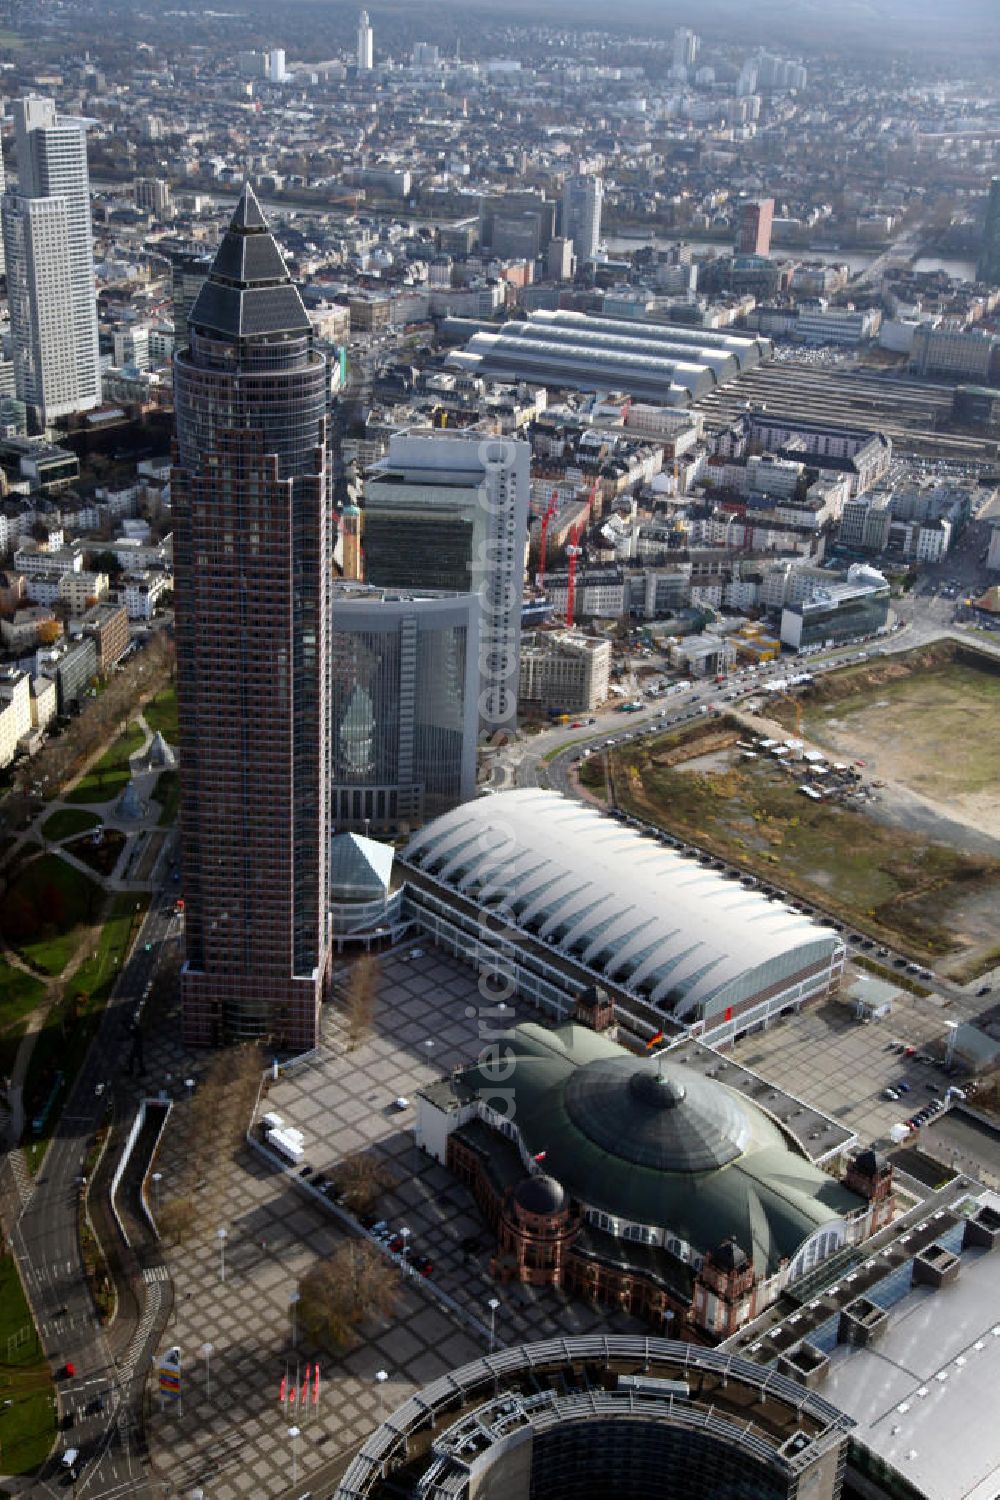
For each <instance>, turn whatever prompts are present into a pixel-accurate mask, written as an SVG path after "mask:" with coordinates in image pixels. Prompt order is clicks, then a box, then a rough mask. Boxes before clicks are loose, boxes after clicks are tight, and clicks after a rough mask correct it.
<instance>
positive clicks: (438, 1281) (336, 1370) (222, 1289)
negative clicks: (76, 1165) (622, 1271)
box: [150, 946, 642, 1500]
mask: <svg viewBox="0 0 1000 1500" xmlns="http://www.w3.org/2000/svg"><path fill="white" fill-rule="evenodd" d="M411 951H412V948H411V947H407V946H404V947H402V948H400V949H398V950H396V951H395V952H394V953H392V954H390V955H387V956H385V957H383V958H382V959H381V960H380V961H379V966H378V995H377V1001H376V1005H375V1013H374V1019H373V1025H372V1028H371V1031H370V1034H369V1037H368V1039H367V1040H366V1041H364V1042H363V1043H362V1044H361V1045H360V1046H358V1047H356V1048H355V1049H354V1050H351V1051H348V1050H347V1048H346V1030H345V1028H344V1026H343V1021H342V1011H341V1010H340V1008H339V1006H338V1004H337V1002H336V1000H335V1001H334V1002H333V1004H332V1005H330V1006H328V1007H327V1009H326V1011H325V1015H324V1032H325V1036H324V1045H323V1047H322V1048H321V1050H320V1054H319V1055H318V1057H317V1058H316V1060H315V1061H314V1062H310V1063H309V1064H307V1065H305V1066H303V1067H302V1068H300V1069H298V1070H296V1071H294V1072H292V1073H291V1074H290V1075H288V1076H284V1077H282V1078H281V1079H280V1080H279V1081H278V1082H277V1083H274V1084H272V1085H271V1086H270V1088H269V1091H268V1094H267V1097H266V1101H265V1102H264V1103H263V1105H262V1107H263V1108H266V1109H271V1110H276V1111H277V1112H278V1113H280V1114H281V1116H282V1117H283V1118H284V1120H285V1121H286V1122H287V1123H288V1124H291V1125H295V1126H298V1127H299V1128H300V1129H301V1130H302V1131H303V1132H304V1134H305V1137H306V1160H307V1161H308V1162H309V1164H310V1165H311V1166H313V1167H314V1168H316V1169H317V1170H318V1171H323V1170H324V1169H327V1168H329V1167H331V1166H333V1165H334V1164H335V1163H336V1162H337V1161H339V1160H341V1159H342V1158H343V1157H344V1156H347V1155H349V1154H351V1153H352V1152H354V1151H357V1150H361V1149H365V1148H372V1149H374V1150H377V1151H378V1152H380V1153H381V1154H384V1155H385V1156H386V1157H387V1158H388V1159H389V1160H390V1162H391V1163H392V1166H393V1168H394V1171H395V1174H396V1177H397V1184H396V1186H395V1187H394V1188H393V1189H392V1190H391V1191H390V1192H389V1193H387V1194H386V1195H385V1197H384V1198H383V1200H382V1211H383V1213H384V1216H385V1217H386V1218H387V1219H388V1220H389V1221H390V1222H391V1223H393V1224H395V1225H398V1226H402V1225H406V1227H407V1228H409V1230H410V1231H411V1236H410V1240H411V1244H413V1246H414V1247H415V1248H416V1249H417V1250H419V1251H422V1252H423V1253H425V1254H427V1255H429V1256H430V1257H431V1259H432V1260H433V1262H434V1273H433V1277H432V1278H431V1282H432V1283H433V1284H429V1283H428V1282H425V1281H424V1280H423V1279H422V1278H420V1277H416V1276H413V1277H406V1278H405V1280H404V1284H403V1288H402V1300H401V1303H400V1306H399V1309H398V1312H397V1313H396V1315H395V1316H394V1317H393V1319H392V1321H391V1322H389V1323H385V1324H381V1323H380V1324H378V1325H373V1326H370V1327H367V1328H365V1329H363V1330H362V1335H363V1336H362V1337H361V1338H360V1340H359V1342H358V1344H357V1346H356V1347H354V1348H353V1349H351V1350H349V1351H347V1352H345V1353H344V1354H342V1355H339V1356H336V1357H335V1356H332V1355H330V1354H324V1353H322V1352H320V1353H319V1356H318V1358H319V1364H320V1369H321V1381H320V1401H319V1405H318V1406H316V1407H314V1406H313V1405H312V1402H311V1400H310V1401H309V1403H308V1404H307V1406H306V1407H305V1408H304V1409H299V1408H296V1407H292V1408H289V1407H287V1406H286V1407H284V1408H283V1407H282V1406H281V1405H280V1404H279V1401H278V1391H279V1385H280V1381H281V1378H282V1376H283V1375H285V1373H286V1371H287V1372H288V1374H289V1375H290V1376H294V1375H295V1373H296V1370H297V1369H299V1368H301V1367H302V1366H304V1364H305V1363H306V1362H309V1363H312V1362H313V1361H314V1360H315V1359H316V1357H317V1352H316V1351H315V1350H314V1349H313V1348H311V1347H309V1346H308V1345H307V1344H306V1343H305V1342H304V1341H303V1339H302V1338H301V1337H300V1338H299V1340H298V1348H293V1346H292V1324H291V1318H290V1311H289V1294H290V1292H291V1291H292V1290H293V1289H294V1287H295V1285H296V1283H297V1281H298V1279H299V1277H300V1276H301V1275H302V1273H303V1272H304V1271H305V1270H306V1269H307V1268H308V1267H309V1266H310V1265H311V1264H312V1262H313V1261H314V1259H315V1258H316V1257H318V1256H323V1255H327V1254H329V1253H330V1252H331V1250H332V1249H333V1248H334V1246H335V1245H336V1244H337V1243H338V1242H339V1240H340V1239H341V1237H342V1236H343V1235H344V1234H345V1233H347V1232H349V1231H348V1230H347V1228H346V1226H344V1225H343V1224H342V1222H341V1221H340V1220H339V1219H338V1218H337V1217H336V1216H335V1215H334V1213H333V1211H332V1210H331V1209H330V1208H329V1207H328V1206H327V1205H326V1204H325V1202H323V1201H322V1200H320V1199H319V1197H318V1195H316V1194H315V1193H314V1191H313V1190H312V1189H311V1188H310V1187H309V1186H308V1184H307V1183H305V1182H303V1180H302V1179H301V1178H300V1177H298V1174H297V1173H294V1172H290V1171H289V1172H285V1171H282V1170H281V1169H279V1168H278V1167H277V1166H272V1165H271V1164H270V1163H269V1162H268V1161H267V1160H265V1159H263V1158H261V1157H259V1156H258V1155H257V1154H256V1153H255V1152H253V1151H252V1150H251V1149H250V1148H244V1149H243V1150H242V1151H241V1153H240V1156H239V1159H238V1160H237V1161H236V1162H235V1163H234V1164H233V1166H232V1169H231V1170H230V1171H229V1172H228V1173H227V1175H226V1181H225V1187H224V1190H223V1191H222V1193H221V1195H220V1197H219V1198H218V1199H217V1200H216V1202H215V1203H213V1205H212V1215H213V1222H212V1223H204V1222H203V1223H202V1225H201V1227H200V1230H199V1233H198V1236H197V1237H196V1238H195V1239H194V1240H193V1241H192V1242H191V1243H189V1244H186V1245H184V1246H183V1247H181V1248H180V1249H173V1248H171V1247H166V1254H167V1258H168V1263H169V1268H170V1274H171V1276H172V1278H173V1280H174V1285H175V1290H176V1297H175V1302H174V1308H175V1312H174V1317H173V1320H172V1322H171V1324H170V1325H169V1327H168V1328H167V1330H166V1333H165V1334H164V1338H163V1347H164V1348H167V1347H169V1346H171V1345H174V1344H178V1345H180V1347H181V1350H182V1365H183V1370H184V1377H183V1383H184V1399H183V1411H182V1412H181V1411H180V1410H178V1408H177V1406H176V1405H175V1404H173V1403H171V1404H169V1405H168V1406H167V1408H166V1410H163V1411H161V1410H160V1406H159V1398H158V1396H157V1394H156V1382H155V1379H154V1378H152V1377H151V1380H150V1397H151V1399H150V1412H151V1414H150V1441H151V1450H152V1455H153V1460H154V1464H155V1467H156V1470H157V1474H158V1475H159V1476H160V1477H162V1478H164V1479H166V1478H167V1477H168V1475H169V1476H170V1478H171V1480H172V1482H173V1484H174V1486H175V1487H177V1486H178V1485H188V1484H190V1485H200V1486H202V1487H203V1489H204V1491H205V1495H206V1497H207V1500H235V1497H238V1496H245V1495H277V1494H282V1493H284V1491H285V1490H286V1489H287V1488H288V1486H289V1485H290V1483H291V1477H292V1474H291V1464H292V1441H291V1439H290V1438H289V1436H288V1431H289V1427H290V1426H291V1425H296V1426H298V1427H299V1428H300V1436H299V1438H298V1439H297V1443H296V1446H297V1450H298V1452H297V1477H298V1480H299V1488H300V1489H301V1490H302V1491H304V1490H306V1489H308V1487H309V1486H308V1476H309V1469H310V1467H313V1466H315V1465H317V1464H320V1463H323V1464H325V1463H327V1462H328V1461H330V1460H332V1459H334V1458H335V1457H336V1455H338V1454H341V1453H342V1454H343V1455H344V1458H345V1460H346V1458H347V1456H348V1455H349V1454H350V1453H351V1452H353V1450H354V1449H355V1448H356V1447H357V1446H358V1445H359V1444H360V1443H361V1442H362V1441H363V1440H364V1438H365V1436H366V1435H367V1433H368V1432H369V1431H370V1430H371V1428H372V1426H373V1425H374V1423H376V1422H377V1421H378V1420H379V1415H380V1411H382V1410H384V1411H385V1412H386V1413H388V1412H389V1411H391V1410H392V1409H393V1407H395V1406H396V1405H398V1404H399V1402H400V1401H401V1400H403V1399H404V1398H405V1397H406V1396H407V1395H408V1394H409V1393H410V1392H411V1391H412V1390H414V1389H416V1388H418V1387H420V1386H422V1385H424V1384H426V1383H427V1382H428V1381H431V1380H434V1379H435V1378H436V1377H438V1376H439V1375H441V1374H443V1373H444V1372H445V1371H446V1370H448V1369H450V1368H453V1367H454V1366H456V1365H459V1364H462V1363H463V1362H464V1361H466V1360H469V1359H472V1358H474V1357H476V1356H477V1355H480V1354H482V1353H484V1352H486V1349H487V1346H488V1338H489V1336H488V1325H489V1320H490V1312H489V1309H488V1305H487V1304H488V1301H489V1299H490V1298H491V1297H494V1296H495V1297H498V1298H499V1301H500V1308H499V1309H498V1312H497V1316H496V1338H497V1342H498V1344H500V1343H520V1342H522V1341H525V1340H532V1339H540V1338H546V1337H552V1336H555V1335H558V1334H559V1333H566V1334H579V1333H586V1332H592V1331H599V1330H603V1329H616V1330H619V1331H628V1332H639V1331H642V1330H641V1325H639V1324H638V1323H636V1322H635V1320H633V1319H631V1318H628V1317H626V1316H624V1315H620V1314H611V1313H609V1312H608V1311H607V1310H605V1309H597V1308H591V1307H588V1306H587V1305H586V1304H584V1303H581V1302H577V1301H575V1300H571V1299H568V1298H564V1297H562V1296H561V1295H557V1294H554V1293H551V1292H539V1291H537V1290H533V1289H529V1288H524V1287H511V1286H507V1287H498V1286H497V1285H496V1283H495V1282H493V1281H492V1280H491V1278H490V1277H489V1275H488V1270H487V1266H488V1259H489V1256H488V1246H489V1243H490V1237H489V1235H488V1234H486V1235H485V1236H484V1250H483V1253H482V1254H481V1255H479V1256H477V1257H474V1258H472V1259H469V1258H467V1257H466V1256H465V1255H464V1254H463V1252H462V1249H461V1242H462V1240H463V1239H464V1238H465V1237H466V1236H468V1235H470V1234H473V1233H477V1232H479V1231H481V1230H482V1228H483V1226H482V1221H481V1219H480V1216H479V1213H478V1210H477V1209H476V1206H475V1204H474V1202H473V1200H472V1198H471V1196H470V1194H469V1193H468V1192H467V1191H466V1189H464V1188H463V1187H462V1186H461V1185H460V1184H458V1183H456V1182H455V1181H454V1180H453V1179H452V1178H451V1176H450V1174H449V1173H447V1172H446V1171H445V1170H444V1169H443V1168H441V1167H440V1166H438V1165H437V1164H436V1163H434V1162H432V1161H430V1160H429V1159H428V1158H427V1157H425V1156H424V1155H423V1154H422V1153H421V1152H419V1151H418V1150H417V1149H416V1148H415V1146H414V1145H413V1141H412V1135H411V1131H410V1127H411V1125H412V1120H413V1109H412V1100H413V1097H414V1094H415V1093H416V1091H417V1090H418V1089H419V1088H420V1087H422V1086H424V1085H426V1084H427V1083H429V1082H431V1081H432V1080H433V1079H434V1078H437V1077H439V1076H440V1075H441V1074H442V1073H443V1072H445V1071H447V1070H448V1069H449V1068H451V1067H454V1066H457V1065H458V1064H460V1063H465V1062H468V1061H469V1060H471V1059H472V1058H473V1057H474V1056H475V1055H476V1054H477V1053H478V1051H479V1048H480V1046H481V1045H482V1044H481V1042H480V1040H479V1019H480V1007H481V1005H482V1004H483V1002H482V1000H481V998H480V996H479V993H478V989H477V984H476V974H475V973H474V971H473V970H472V969H471V968H468V967H465V966H462V965H460V964H458V963H456V962H454V961H453V960H451V959H449V958H447V957H445V956H444V955H442V954H440V953H438V952H437V951H436V950H434V949H433V948H429V947H428V948H426V949H418V950H417V951H418V954H419V956H418V957H416V958H410V957H409V954H410V952H411ZM341 982H342V981H341ZM530 1014H531V1013H530V1012H528V1011H525V1012H523V1018H525V1019H527V1018H528V1017H529V1016H530ZM510 1016H511V1018H512V1019H513V1018H514V1016H515V1012H514V1007H513V1005H512V1006H511V1007H510ZM504 1019H506V1017H505V1018H504ZM486 1024H487V1026H489V1027H494V1026H495V1025H496V1013H495V1012H493V1011H490V1012H489V1013H488V1015H487V1019H486ZM428 1044H429V1045H428ZM167 1065H168V1059H167V1057H166V1056H164V1058H163V1066H164V1067H166V1066H167ZM188 1065H189V1063H187V1062H184V1061H182V1060H181V1059H180V1058H179V1057H178V1058H176V1059H175V1060H174V1062H173V1065H172V1066H173V1071H172V1080H173V1092H175V1094H179V1095H181V1096H182V1095H183V1087H182V1086H181V1087H177V1080H179V1079H182V1078H183V1077H184V1076H185V1074H184V1068H185V1067H186V1066H188ZM154 1076H155V1075H154ZM161 1076H162V1074H161ZM400 1095H402V1096H405V1097H407V1098H408V1099H410V1101H411V1107H410V1109H409V1110H407V1111H405V1112H403V1113H400V1112H399V1111H397V1110H396V1109H395V1108H394V1100H395V1099H396V1098H397V1097H398V1096H400ZM185 1108H186V1101H185V1099H184V1098H183V1097H179V1098H178V1100H177V1111H178V1117H177V1118H178V1119H179V1112H180V1111H182V1110H184V1109H185ZM180 1139H181V1132H180V1130H171V1127H170V1126H168V1129H167V1133H166V1136H165V1137H164V1142H163V1146H162V1149H161V1154H160V1157H159V1159H158V1162H157V1167H158V1169H159V1170H160V1171H162V1173H163V1182H162V1184H161V1191H162V1192H163V1194H164V1197H169V1186H170V1177H171V1160H172V1157H171V1153H172V1151H176V1150H177V1149H178V1143H179V1142H180ZM173 1160H174V1161H175V1163H176V1156H175V1157H174V1158H173ZM203 1217H204V1216H203ZM216 1221H217V1222H216ZM218 1228H225V1229H226V1231H227V1239H226V1246H225V1259H226V1279H225V1281H224V1282H223V1281H222V1280H221V1279H220V1272H221V1257H220V1249H219V1241H218V1238H217V1229H218ZM435 1288H440V1290H441V1291H442V1292H443V1293H445V1294H446V1296H447V1297H448V1298H450V1299H452V1300H453V1301H454V1302H455V1303H456V1304H458V1306H459V1308H460V1309H462V1310H464V1311H465V1313H466V1315H467V1318H463V1316H462V1315H461V1312H459V1313H456V1312H455V1311H454V1310H453V1309H452V1308H451V1307H450V1306H448V1305H447V1304H446V1303H445V1301H444V1300H443V1299H439V1298H438V1297H437V1296H436V1295H435ZM206 1342H208V1343H210V1344H211V1345H212V1353H211V1355H210V1357H209V1371H208V1380H207V1381H206V1369H205V1360H204V1358H203V1357H202V1355H201V1353H200V1351H201V1349H202V1347H203V1345H204V1344H205V1343H206ZM380 1370H384V1371H385V1372H386V1373H387V1375H388V1380H387V1381H386V1382H385V1383H384V1386H383V1387H382V1388H381V1390H380V1387H379V1384H378V1383H377V1382H376V1380H375V1375H376V1372H377V1371H380Z"/></svg>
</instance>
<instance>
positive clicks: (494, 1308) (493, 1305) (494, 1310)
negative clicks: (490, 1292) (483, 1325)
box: [486, 1297, 500, 1354]
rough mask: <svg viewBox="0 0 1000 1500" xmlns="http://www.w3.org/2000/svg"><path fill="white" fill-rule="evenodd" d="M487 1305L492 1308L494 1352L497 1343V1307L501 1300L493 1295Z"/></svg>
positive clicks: (491, 1337)
mask: <svg viewBox="0 0 1000 1500" xmlns="http://www.w3.org/2000/svg"><path fill="white" fill-rule="evenodd" d="M486 1306H487V1307H488V1308H489V1310H490V1353H491V1354H492V1353H493V1346H494V1344H495V1343H496V1332H497V1308H498V1307H499V1306H500V1302H499V1300H498V1299H497V1298H496V1297H491V1298H490V1300H489V1301H488V1302H487V1304H486Z"/></svg>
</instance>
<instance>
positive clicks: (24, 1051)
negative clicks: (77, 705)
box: [0, 711, 159, 1150]
mask: <svg viewBox="0 0 1000 1500" xmlns="http://www.w3.org/2000/svg"><path fill="white" fill-rule="evenodd" d="M135 722H136V723H137V724H138V725H139V727H140V729H141V730H142V734H143V740H142V744H141V745H140V746H139V747H138V748H137V749H136V750H135V751H134V752H133V753H132V755H131V756H130V757H129V765H130V767H132V769H133V776H134V777H137V773H139V772H140V768H142V772H143V773H144V775H143V780H144V782H146V785H144V786H143V793H147V794H149V793H151V789H152V784H153V783H155V780H156V777H157V776H158V775H159V768H157V769H156V770H153V769H151V768H148V767H147V766H146V764H145V762H146V757H147V756H148V755H149V750H150V746H151V745H152V742H153V738H154V736H153V732H152V730H151V729H150V727H149V725H148V723H147V722H146V719H145V717H144V715H143V714H142V712H141V711H140V712H137V713H136V715H135ZM106 749H107V747H106V746H105V747H104V748H102V749H101V750H99V751H97V752H95V754H94V755H93V756H90V757H88V759H87V761H86V762H85V763H84V764H83V765H82V766H81V768H80V770H79V772H78V773H77V774H76V775H75V776H73V777H72V778H71V779H70V781H68V782H67V783H66V786H65V787H64V788H63V791H62V793H61V794H60V796H59V797H58V798H53V799H52V801H51V802H47V803H46V804H45V807H44V808H43V809H42V811H41V812H40V813H39V814H38V815H37V817H36V818H34V819H33V820H32V823H31V825H30V827H29V828H28V829H26V830H25V834H24V837H22V839H21V840H19V843H24V842H25V840H26V838H27V837H28V836H30V835H31V834H34V833H36V832H37V834H38V835H39V836H40V838H41V840H42V844H41V847H40V848H38V850H37V853H36V854H34V855H33V856H32V858H31V859H29V860H28V861H27V862H26V863H27V864H31V863H33V862H34V860H35V859H40V858H41V857H42V855H43V854H45V853H47V852H49V851H50V850H57V851H58V854H59V857H60V859H63V860H65V861H66V863H67V864H68V865H71V866H72V868H73V869H75V870H77V871H79V873H80V874H81V875H85V876H87V878H88V879H90V880H93V879H94V876H95V872H94V870H93V869H92V868H91V867H90V866H89V865H88V864H86V863H85V861H83V860H82V859H78V858H77V856H76V855H75V854H74V853H73V852H72V851H71V850H70V849H67V848H66V845H65V841H60V840H49V839H46V838H45V835H44V833H42V831H41V824H42V823H44V822H47V821H48V819H49V818H51V817H52V816H53V814H54V813H56V812H59V811H61V810H62V809H63V808H64V807H72V808H75V809H79V810H80V811H83V812H93V813H95V814H96V815H97V816H98V817H100V818H101V820H102V823H103V824H104V826H105V827H112V828H116V829H118V830H119V831H120V832H122V833H124V834H125V835H126V839H125V843H124V844H123V846H122V850H121V854H120V855H119V857H118V860H117V861H116V864H115V868H114V870H113V871H112V872H111V874H110V875H109V876H108V877H106V878H105V879H104V880H101V877H100V876H98V877H97V878H98V880H99V881H100V883H101V884H102V885H103V888H104V891H105V896H106V900H105V908H104V909H105V911H106V910H107V908H108V906H109V905H110V901H111V897H112V895H114V894H117V893H120V892H122V891H129V890H133V889H142V888H143V887H144V886H148V885H149V884H150V882H149V881H145V882H138V883H137V882H130V881H128V880H126V879H125V878H124V877H123V873H122V872H123V871H124V870H125V869H126V868H127V866H128V864H129V861H130V859H131V852H132V842H133V841H132V839H131V838H130V837H129V835H130V834H136V833H139V832H145V831H147V827H148V817H143V818H142V819H141V820H131V819H122V818H118V817H116V816H115V815H114V813H112V812H111V811H110V807H109V804H108V803H102V802H94V803H81V802H72V803H68V802H66V800H65V796H66V793H68V792H71V791H72V790H73V788H74V787H75V786H76V785H77V784H78V783H79V781H80V780H81V778H82V777H84V776H85V775H86V774H87V772H88V771H89V770H90V768H91V766H92V765H93V764H95V763H96V761H97V760H98V759H99V758H100V756H102V755H103V754H105V751H106ZM137 779H138V777H137ZM112 800H113V801H117V798H115V799H112ZM150 800H151V797H150V796H149V795H146V796H144V805H148V804H149V802H150ZM157 816H158V812H157ZM76 836H77V835H74V834H69V835H67V838H69V839H72V838H74V837H76ZM11 852H12V854H13V852H14V851H13V850H12V851H11ZM100 934H101V924H96V925H93V924H91V925H88V926H87V927H85V928H82V929H81V931H80V937H79V940H78V942H77V944H76V947H75V948H74V950H73V953H72V954H71V956H70V958H69V961H68V962H67V964H66V965H65V967H64V968H63V970H62V971H61V973H59V974H57V975H45V974H40V973H39V972H38V971H37V970H35V969H33V968H32V967H31V965H30V964H27V963H25V961H24V960H23V959H22V958H21V957H20V955H19V954H18V953H17V952H16V950H15V949H13V948H11V947H10V945H9V944H8V943H7V942H6V941H5V939H4V938H3V936H2V934H0V955H2V956H3V957H4V959H6V961H7V962H8V963H10V964H11V965H12V966H13V967H14V968H17V969H20V970H22V971H23V972H24V973H25V974H30V975H31V976H32V977H33V978H35V979H38V980H40V981H41V983H43V984H44V985H45V994H44V996H43V998H42V999H41V1001H40V1002H39V1004H38V1005H36V1006H35V1008H34V1010H33V1011H32V1012H31V1015H30V1016H29V1018H28V1024H27V1026H26V1027H25V1029H24V1033H23V1035H22V1037H21V1041H20V1044H19V1046H18V1049H17V1056H16V1058H15V1061H14V1067H13V1069H12V1070H11V1076H10V1083H9V1085H8V1089H7V1102H6V1109H5V1110H3V1109H0V1136H2V1135H5V1137H6V1143H7V1147H8V1149H10V1150H13V1148H15V1147H16V1146H17V1143H18V1142H19V1141H20V1139H21V1137H22V1134H23V1132H24V1081H25V1079H26V1078H27V1075H28V1068H29V1066H30V1063H31V1057H32V1053H33V1052H34V1050H35V1043H36V1041H37V1039H38V1034H39V1032H40V1031H41V1030H42V1028H43V1026H44V1025H45V1023H46V1021H47V1020H48V1017H49V1015H50V1014H51V1012H52V1009H53V1007H54V1006H55V1005H56V1004H57V1003H58V1001H59V1000H60V999H61V998H62V995H63V993H64V990H65V987H66V985H67V984H68V983H69V982H70V981H71V980H72V978H73V975H74V974H75V973H76V971H77V970H78V969H79V967H80V965H81V964H82V963H83V962H84V960H85V958H86V956H87V954H88V953H90V952H93V951H94V949H95V947H96V944H97V942H98V941H99V940H100Z"/></svg>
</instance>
